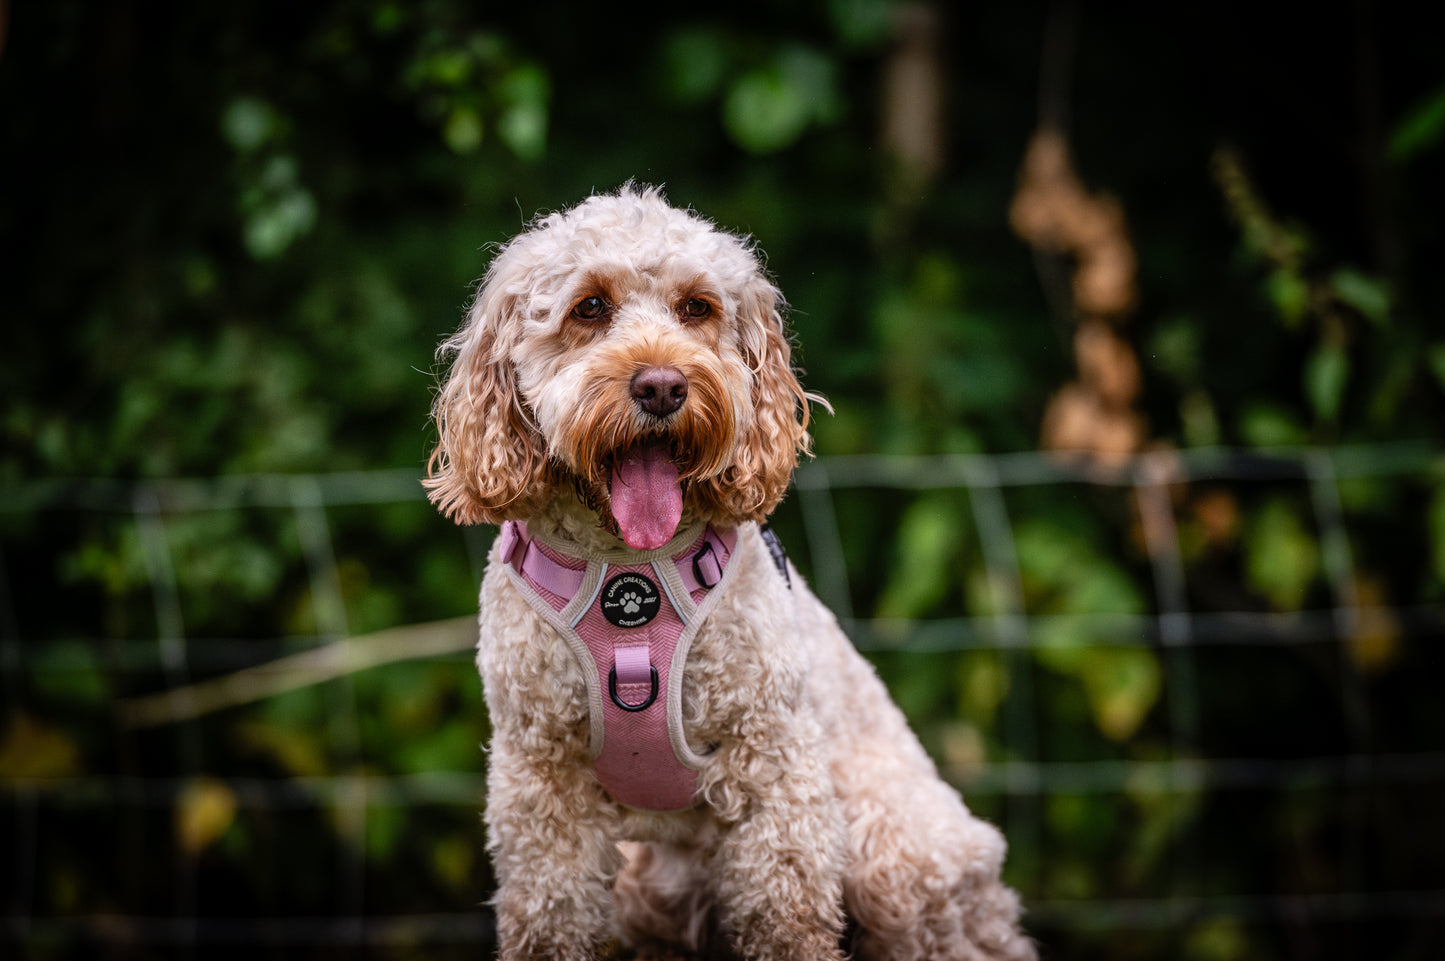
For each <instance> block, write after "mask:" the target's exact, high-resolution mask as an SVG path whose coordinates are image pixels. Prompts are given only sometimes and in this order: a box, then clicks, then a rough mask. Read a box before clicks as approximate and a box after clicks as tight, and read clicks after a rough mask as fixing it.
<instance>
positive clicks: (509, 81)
mask: <svg viewBox="0 0 1445 961" xmlns="http://www.w3.org/2000/svg"><path fill="white" fill-rule="evenodd" d="M550 97H551V84H550V82H549V81H548V79H547V74H546V73H545V72H543V71H542V69H541V68H539V67H536V66H533V65H530V64H529V65H525V66H521V67H517V68H515V69H513V70H511V71H510V72H509V73H508V74H507V76H506V78H505V79H504V81H503V83H502V99H503V101H504V102H505V103H506V104H507V106H506V107H505V108H503V110H502V115H501V116H500V117H498V118H497V136H498V137H499V138H500V139H501V141H502V143H504V144H506V145H507V147H508V149H510V150H511V151H512V153H514V154H516V155H517V156H518V157H520V158H521V159H523V160H540V159H541V157H542V155H543V154H545V153H546V152H547V103H548V100H549V98H550Z"/></svg>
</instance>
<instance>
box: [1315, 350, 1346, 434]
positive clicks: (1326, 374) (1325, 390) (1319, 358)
mask: <svg viewBox="0 0 1445 961" xmlns="http://www.w3.org/2000/svg"><path fill="white" fill-rule="evenodd" d="M1349 374H1350V358H1349V355H1348V354H1346V353H1345V349H1344V347H1342V346H1341V345H1339V344H1322V345H1320V347H1319V349H1317V350H1316V351H1315V352H1314V353H1313V354H1311V355H1310V357H1309V359H1308V360H1307V361H1306V362H1305V369H1304V387H1305V395H1306V396H1307V397H1309V400H1310V406H1311V407H1313V408H1314V411H1315V415H1316V416H1318V417H1319V419H1320V420H1322V421H1325V422H1326V423H1333V422H1334V421H1335V419H1336V418H1337V417H1338V416H1339V413H1340V401H1341V399H1342V398H1343V397H1344V393H1345V383H1346V382H1347V380H1348V379H1349Z"/></svg>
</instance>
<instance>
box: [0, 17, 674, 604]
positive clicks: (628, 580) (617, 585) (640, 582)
mask: <svg viewBox="0 0 1445 961" xmlns="http://www.w3.org/2000/svg"><path fill="white" fill-rule="evenodd" d="M0 2H3V0H0ZM599 604H600V606H601V608H602V616H603V617H605V618H607V620H608V621H609V622H610V623H611V624H612V625H613V626H615V627H621V628H633V627H641V626H642V625H644V624H646V623H648V622H649V621H651V620H652V619H653V618H654V617H656V616H657V614H658V612H659V611H660V610H661V609H662V597H661V595H660V594H659V593H658V590H657V585H656V584H654V583H652V581H650V580H648V579H647V578H646V577H644V576H642V575H641V574H639V573H637V572H636V571H625V572H623V573H621V574H618V575H617V576H616V577H614V578H612V580H610V581H608V582H607V585H606V586H605V587H603V588H602V597H601V599H600V601H599Z"/></svg>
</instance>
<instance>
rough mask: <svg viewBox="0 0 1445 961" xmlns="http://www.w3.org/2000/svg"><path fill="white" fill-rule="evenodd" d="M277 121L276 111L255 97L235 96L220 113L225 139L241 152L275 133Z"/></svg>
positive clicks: (249, 150) (256, 145)
mask: <svg viewBox="0 0 1445 961" xmlns="http://www.w3.org/2000/svg"><path fill="white" fill-rule="evenodd" d="M278 126H279V121H278V118H277V116H276V111H275V110H273V109H272V107H271V105H270V104H268V103H267V102H266V101H264V100H261V99H259V98H257V97H237V98H236V99H235V100H232V101H231V103H230V105H229V106H228V107H226V112H225V113H224V114H222V115H221V132H222V134H224V135H225V137H226V140H227V141H229V142H230V144H231V146H232V147H235V148H236V149H237V150H239V151H240V152H242V153H250V152H251V151H253V150H255V149H256V148H257V147H260V146H261V145H262V144H264V143H265V142H266V141H267V140H269V139H270V138H271V136H272V134H274V133H275V131H276V129H277V127H278Z"/></svg>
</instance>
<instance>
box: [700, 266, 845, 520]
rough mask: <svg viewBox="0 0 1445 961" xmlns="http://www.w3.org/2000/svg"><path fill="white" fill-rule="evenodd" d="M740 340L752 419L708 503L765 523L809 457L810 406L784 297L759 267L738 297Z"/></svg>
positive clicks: (713, 485) (814, 398)
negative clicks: (792, 343)
mask: <svg viewBox="0 0 1445 961" xmlns="http://www.w3.org/2000/svg"><path fill="white" fill-rule="evenodd" d="M739 294H740V295H739V300H738V341H739V344H738V346H739V349H740V350H741V352H742V355H743V359H744V360H745V361H746V363H747V365H748V366H749V367H750V368H751V369H752V371H753V397H752V400H753V416H752V419H751V420H750V421H749V422H748V423H747V424H745V425H744V428H743V433H742V439H741V443H739V445H738V448H737V451H736V453H735V454H734V457H733V463H732V465H731V466H730V467H728V468H727V470H725V471H723V473H722V474H721V475H720V476H719V477H717V478H713V479H711V481H710V482H709V486H710V487H711V490H709V491H708V492H707V493H708V495H709V496H710V499H711V500H712V501H713V502H714V503H715V504H716V505H717V506H718V507H719V508H721V509H722V512H723V513H724V514H726V515H727V516H730V517H732V518H736V519H746V520H762V519H763V518H765V517H766V516H767V515H768V514H769V513H771V511H772V510H773V508H774V507H776V506H778V502H779V501H781V500H782V499H783V495H784V494H786V493H787V490H788V484H789V483H790V482H791V481H792V478H793V468H794V467H796V466H797V463H798V457H799V456H800V455H803V454H808V453H811V451H812V439H811V438H810V437H809V436H808V420H809V411H808V404H809V402H810V401H818V402H819V403H823V404H825V405H826V401H823V399H822V398H821V397H819V396H817V395H816V394H811V393H809V392H807V391H805V390H804V389H803V386H802V384H800V383H799V382H798V375H797V373H796V372H795V371H794V370H793V362H792V348H791V346H790V345H789V342H788V335H787V328H786V326H785V324H784V322H783V315H782V310H783V296H782V293H781V292H780V291H779V290H778V288H777V287H775V286H773V284H772V283H771V282H769V281H768V279H767V278H766V277H765V276H764V275H763V272H762V270H761V268H760V269H759V270H758V271H757V272H756V273H755V274H754V275H753V276H752V278H751V279H750V280H749V281H748V282H747V284H746V285H745V286H744V287H743V289H742V290H741V291H740V292H739Z"/></svg>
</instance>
